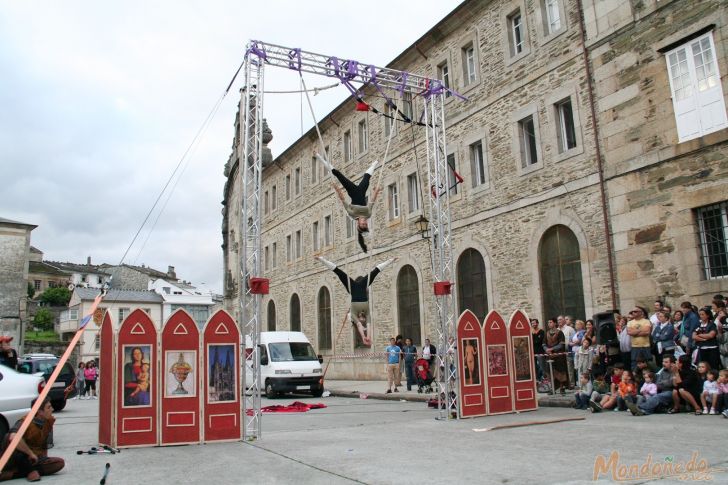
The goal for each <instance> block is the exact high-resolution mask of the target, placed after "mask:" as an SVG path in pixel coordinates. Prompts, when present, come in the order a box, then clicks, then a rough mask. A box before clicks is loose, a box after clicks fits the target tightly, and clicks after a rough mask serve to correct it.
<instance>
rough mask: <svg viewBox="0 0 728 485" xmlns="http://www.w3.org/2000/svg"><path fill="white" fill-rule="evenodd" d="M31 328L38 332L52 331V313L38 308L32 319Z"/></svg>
mask: <svg viewBox="0 0 728 485" xmlns="http://www.w3.org/2000/svg"><path fill="white" fill-rule="evenodd" d="M33 326H35V328H37V329H39V330H53V313H51V311H50V310H48V309H47V308H39V309H38V311H37V312H36V313H35V317H33Z"/></svg>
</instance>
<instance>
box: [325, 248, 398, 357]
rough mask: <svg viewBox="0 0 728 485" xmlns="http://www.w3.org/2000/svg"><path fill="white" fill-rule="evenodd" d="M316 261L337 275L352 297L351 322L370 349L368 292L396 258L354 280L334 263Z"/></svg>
mask: <svg viewBox="0 0 728 485" xmlns="http://www.w3.org/2000/svg"><path fill="white" fill-rule="evenodd" d="M314 259H317V260H319V261H321V262H322V263H323V264H324V266H326V267H327V268H329V269H330V270H331V271H333V272H334V273H336V276H338V277H339V280H341V284H342V285H344V288H346V291H348V292H349V294H350V295H351V309H350V312H349V320H351V323H352V325H354V326H355V327H356V329H357V331H358V332H359V336H360V337H361V340H362V342H364V345H366V346H367V347H370V346H371V345H372V337H371V326H369V325H367V324H368V322H369V314H370V312H369V295H368V291H367V290H368V287H369V286H371V284H372V282H374V278H376V277H377V275H378V274H379V273H381V272H382V271H384V268H386V267H387V266H389V265H390V264H392V263H394V262H395V261H396V258H392V259H388V260H387V261H385V262H383V263H379V264H378V265H376V266H375V267H374V269H373V270H372V272H371V273H369V276H358V277H356V279H352V278H351V277H349V275H347V274H346V273H344V272H343V271H342V270H340V269H339V268H338V267H337V266H336V264H335V263H332V262H331V261H328V260H327V259H325V258H322V257H321V256H316V257H315V258H314Z"/></svg>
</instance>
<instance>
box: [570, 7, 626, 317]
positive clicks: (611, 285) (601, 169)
mask: <svg viewBox="0 0 728 485" xmlns="http://www.w3.org/2000/svg"><path fill="white" fill-rule="evenodd" d="M576 8H577V9H578V13H579V34H580V37H581V50H582V54H583V56H584V70H585V71H586V82H587V87H588V94H589V109H590V110H591V118H592V123H593V125H594V146H595V148H596V150H595V151H596V157H597V169H598V172H599V192H600V195H601V199H602V217H603V219H604V238H605V240H606V242H607V262H608V263H609V288H610V291H611V293H612V309H614V310H615V311H616V310H618V309H619V307H618V306H617V291H616V286H615V278H614V261H613V254H612V234H611V231H610V223H609V222H610V221H609V212H608V209H607V192H606V186H605V183H604V165H603V160H602V151H601V148H600V146H599V124H598V123H597V110H596V106H595V103H594V85H593V82H592V70H591V64H590V63H589V53H588V51H587V48H586V27H585V25H584V5H583V3H582V0H577V1H576Z"/></svg>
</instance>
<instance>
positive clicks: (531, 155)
mask: <svg viewBox="0 0 728 485" xmlns="http://www.w3.org/2000/svg"><path fill="white" fill-rule="evenodd" d="M518 135H519V140H520V144H521V167H522V168H528V167H530V166H531V165H535V164H537V163H538V150H537V149H536V127H535V126H534V123H533V115H531V116H527V117H525V118H523V119H522V120H521V121H519V122H518Z"/></svg>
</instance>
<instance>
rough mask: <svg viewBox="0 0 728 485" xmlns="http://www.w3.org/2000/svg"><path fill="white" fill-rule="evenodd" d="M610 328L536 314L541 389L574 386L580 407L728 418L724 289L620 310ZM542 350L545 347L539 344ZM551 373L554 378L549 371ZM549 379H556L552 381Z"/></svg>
mask: <svg viewBox="0 0 728 485" xmlns="http://www.w3.org/2000/svg"><path fill="white" fill-rule="evenodd" d="M614 321H615V322H616V325H615V327H616V328H615V329H614V331H612V332H609V331H608V330H604V329H599V328H596V327H595V325H594V322H593V321H592V320H586V321H581V320H574V319H573V318H572V317H570V316H558V317H554V318H550V319H549V320H548V322H547V326H546V329H545V330H544V329H542V328H540V323H539V321H538V320H537V319H532V320H531V329H532V333H531V335H532V338H533V343H534V349H535V351H536V353H537V356H536V371H537V374H538V375H537V377H538V379H539V381H542V384H541V385H540V386H539V387H541V388H548V387H551V385H553V391H554V392H556V391H559V392H561V393H562V394H564V393H565V391H566V389H574V390H575V391H576V392H575V399H574V407H575V408H577V409H588V410H590V411H592V412H601V411H603V410H610V409H611V410H614V411H615V412H618V411H627V410H629V411H630V412H631V413H632V414H633V415H635V416H644V415H648V414H654V413H660V412H663V413H668V414H674V413H678V412H691V413H694V414H695V415H703V414H709V415H719V414H722V415H723V416H724V417H725V418H728V312H727V311H726V299H725V298H724V297H723V295H715V296H714V297H713V300H712V302H711V304H710V305H707V306H704V307H701V308H697V307H695V306H693V305H692V303H691V302H689V301H684V302H682V303H681V304H680V308H679V309H676V310H675V311H673V310H672V308H670V307H669V306H666V305H665V304H664V302H663V301H661V300H655V302H654V307H653V311H652V312H651V313H650V312H648V311H647V309H646V308H644V307H641V306H634V307H633V309H632V310H631V311H630V312H629V313H627V314H626V315H615V320H614ZM541 349H542V352H543V353H541V354H539V351H540V350H541ZM545 376H548V377H545ZM549 381H550V382H551V383H553V384H550V383H549Z"/></svg>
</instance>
